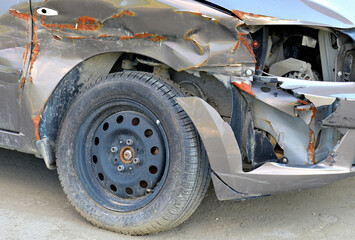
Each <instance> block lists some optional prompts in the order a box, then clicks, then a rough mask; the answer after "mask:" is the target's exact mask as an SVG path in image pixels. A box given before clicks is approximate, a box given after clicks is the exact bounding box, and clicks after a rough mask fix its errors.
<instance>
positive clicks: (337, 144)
mask: <svg viewBox="0 0 355 240" xmlns="http://www.w3.org/2000/svg"><path fill="white" fill-rule="evenodd" d="M17 2H18V1H16V3H17ZM211 2H212V3H214V4H215V5H212V6H211V4H210V3H208V2H204V1H194V0H136V1H125V0H75V1H67V0H45V1H43V0H31V1H29V2H27V1H23V2H21V3H20V4H17V5H13V4H12V5H11V6H10V5H6V6H5V5H1V4H0V8H1V11H0V13H1V14H2V15H1V16H0V54H1V56H0V83H1V85H0V99H1V100H2V103H3V104H2V105H1V106H0V118H1V119H3V120H5V119H6V120H5V121H1V123H0V145H1V146H2V147H6V148H11V149H16V150H19V151H23V152H29V153H34V154H37V155H38V156H40V157H42V158H44V159H45V162H46V164H47V166H48V168H51V169H53V168H55V160H54V154H53V153H54V151H55V148H56V141H57V135H58V130H59V127H60V124H61V121H62V119H63V116H64V115H65V113H66V110H67V109H68V107H69V105H70V103H71V101H73V100H74V99H75V97H76V96H77V95H78V94H79V93H81V92H82V91H85V89H86V87H87V86H89V85H90V84H92V83H93V82H95V81H96V79H98V78H99V77H100V76H105V75H107V74H108V73H111V72H118V71H124V70H130V71H131V70H137V71H150V72H152V73H154V74H156V75H159V76H161V77H163V78H166V79H168V81H173V82H175V84H178V85H179V86H180V87H181V88H183V89H184V90H186V92H187V93H188V94H190V95H193V96H194V97H191V98H180V99H178V102H179V104H180V105H181V107H182V108H183V109H184V110H185V111H186V113H187V114H188V115H189V117H190V118H191V120H192V121H193V123H194V124H195V127H196V129H197V131H198V132H199V134H200V135H201V138H202V140H203V143H204V145H205V148H206V152H207V154H208V156H209V158H210V163H211V168H212V171H213V180H214V184H215V186H218V187H216V191H217V194H218V196H219V198H220V199H236V198H238V199H241V198H248V197H255V196H262V195H266V194H271V193H277V192H282V191H291V190H298V189H302V188H310V187H317V186H323V185H325V184H328V183H331V182H333V181H335V180H338V179H342V178H345V177H349V176H352V175H353V173H354V170H353V163H354V161H355V159H354V157H355V152H354V150H353V148H352V147H351V143H352V142H353V141H354V140H355V134H354V130H353V129H355V123H354V119H355V116H354V114H353V113H352V112H353V109H354V106H355V105H354V102H355V101H354V100H355V60H353V59H354V58H355V48H354V46H355V45H354V34H353V32H354V31H353V30H351V29H352V28H354V27H355V25H354V23H355V18H354V16H353V14H352V13H350V12H349V11H350V10H349V9H351V8H347V7H345V6H346V4H347V3H348V2H347V1H346V0H342V1H340V3H339V2H337V5H339V6H341V7H339V8H338V7H337V8H335V7H334V6H335V5H334V4H335V1H323V2H322V3H320V2H319V1H315V0H293V1H288V2H287V3H286V2H285V1H281V0H280V1H279V0H273V1H272V3H271V4H270V3H268V4H265V3H264V2H261V1H258V0H256V1H254V4H250V3H249V2H243V1H224V0H215V1H211ZM216 5H220V7H217V6H216ZM275 6H277V7H275ZM6 8H8V9H7V10H6V11H4V9H6ZM223 8H224V9H223ZM295 9H302V10H300V11H294V10H295ZM282 25H287V26H286V27H284V28H283V27H280V26H282ZM11 27H12V28H13V29H11ZM288 28H290V29H291V30H290V29H288ZM14 29H16V32H14ZM339 29H342V30H339ZM345 29H347V30H345ZM349 29H350V30H349ZM338 30H339V31H338ZM288 31H290V32H288ZM290 39H291V41H290ZM5 40H7V41H5ZM304 49H306V50H307V51H312V53H313V52H315V53H316V54H317V56H316V57H314V56H313V55H312V54H310V56H302V54H299V53H300V52H302V51H304ZM307 51H306V52H307ZM304 55H307V54H304ZM299 56H301V57H299ZM297 57H298V58H297ZM302 57H303V59H301V58H302ZM314 59H315V60H314ZM334 59H336V60H335V61H334ZM307 60H309V61H313V62H312V64H313V66H312V64H310V63H308V62H307ZM290 62H291V63H294V64H292V66H291V67H290V66H288V65H287V64H286V63H290ZM280 66H282V67H283V68H282V71H277V70H278V68H280ZM275 68H276V70H275ZM142 69H143V70H142ZM333 69H334V70H333ZM276 73H279V75H282V76H276ZM273 74H274V75H273ZM206 85H207V87H206ZM215 86H216V87H215ZM214 87H215V88H214ZM221 89H222V90H221ZM221 95H222V96H221ZM349 112H351V114H349V116H347V114H348V113H349ZM36 143H37V144H36ZM226 189H227V190H226ZM228 189H229V190H230V191H231V192H228V191H229V190H228Z"/></svg>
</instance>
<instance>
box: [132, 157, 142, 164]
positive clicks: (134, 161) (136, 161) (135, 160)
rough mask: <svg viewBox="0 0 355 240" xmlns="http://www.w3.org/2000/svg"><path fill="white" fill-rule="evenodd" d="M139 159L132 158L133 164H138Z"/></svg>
mask: <svg viewBox="0 0 355 240" xmlns="http://www.w3.org/2000/svg"><path fill="white" fill-rule="evenodd" d="M140 162H141V160H140V159H139V158H135V159H133V163H134V164H140Z"/></svg>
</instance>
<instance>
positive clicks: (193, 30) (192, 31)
mask: <svg viewBox="0 0 355 240" xmlns="http://www.w3.org/2000/svg"><path fill="white" fill-rule="evenodd" d="M196 31H197V30H196V29H191V30H189V31H187V32H186V33H185V35H184V39H185V40H186V41H191V42H193V43H194V44H195V45H196V46H197V47H198V49H199V50H200V54H201V55H203V54H204V51H203V48H202V46H201V45H200V44H199V43H198V42H197V41H196V40H195V39H193V38H192V37H190V34H193V33H195V32H196Z"/></svg>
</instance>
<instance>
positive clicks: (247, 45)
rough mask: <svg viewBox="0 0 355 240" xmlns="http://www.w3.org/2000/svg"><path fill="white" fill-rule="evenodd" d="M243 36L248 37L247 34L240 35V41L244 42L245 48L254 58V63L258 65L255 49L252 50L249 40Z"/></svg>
mask: <svg viewBox="0 0 355 240" xmlns="http://www.w3.org/2000/svg"><path fill="white" fill-rule="evenodd" d="M243 35H247V34H246V33H238V39H239V40H241V41H242V43H243V44H244V45H245V47H246V48H247V49H248V51H249V52H250V54H251V55H252V56H253V58H254V62H255V63H256V58H255V55H254V52H253V49H251V46H250V44H249V43H248V41H247V40H245V38H244V37H243Z"/></svg>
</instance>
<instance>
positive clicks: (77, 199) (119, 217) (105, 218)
mask: <svg viewBox="0 0 355 240" xmlns="http://www.w3.org/2000/svg"><path fill="white" fill-rule="evenodd" d="M149 84H151V83H147V82H144V81H138V80H137V79H134V78H130V77H122V78H112V79H106V80H105V81H103V82H101V83H99V84H97V85H94V86H93V87H92V88H89V89H88V90H86V91H85V92H84V93H83V94H80V95H79V96H78V97H77V98H76V100H75V101H74V102H73V103H72V104H71V106H70V108H69V110H68V112H67V114H66V116H65V120H64V122H63V124H62V126H61V131H60V135H59V141H58V143H59V144H58V150H57V165H58V173H59V175H60V176H61V181H62V185H63V187H64V191H65V192H66V194H67V196H68V198H69V199H70V201H71V202H72V203H73V205H74V206H75V208H76V209H77V210H78V211H79V212H80V213H81V214H82V215H83V216H89V217H88V219H89V220H90V221H92V222H94V223H95V224H97V225H104V226H105V227H106V228H109V229H110V228H112V230H117V229H119V230H121V231H122V228H124V227H127V228H130V229H134V228H137V229H138V228H142V227H144V225H148V224H149V223H151V222H153V221H156V220H157V219H159V218H161V217H163V216H164V212H166V211H174V209H173V207H172V206H174V204H175V202H176V200H178V199H179V198H182V197H183V195H182V194H181V193H182V192H184V191H188V190H187V189H189V187H188V186H185V184H186V181H184V180H187V179H188V178H189V177H190V176H187V175H186V171H187V170H188V169H187V168H188V163H187V161H188V158H189V156H190V155H191V154H194V153H191V152H187V151H194V150H191V148H187V146H188V145H190V144H191V143H193V140H191V141H192V142H191V141H190V142H189V141H188V140H187V139H191V136H187V133H185V132H188V131H187V129H184V121H185V120H184V119H182V120H181V119H180V120H179V117H180V116H179V112H181V110H182V109H181V108H180V107H179V106H178V105H177V103H176V100H175V97H173V98H172V96H173V95H177V96H183V94H182V93H181V92H179V91H177V90H176V89H174V88H172V87H171V88H170V89H167V90H166V91H165V92H167V94H165V95H163V94H162V90H161V89H160V90H159V89H158V88H159V86H157V87H153V86H152V85H149ZM165 87H166V86H164V87H162V88H165ZM167 88H169V86H167ZM169 93H170V94H169ZM114 99H130V100H134V101H137V102H139V103H141V104H143V105H144V106H146V107H147V108H148V109H149V110H150V111H151V112H152V113H153V114H154V115H155V116H156V117H157V118H158V119H161V120H160V122H161V124H162V127H163V128H164V130H165V132H166V135H167V138H168V145H169V153H170V161H169V168H168V174H167V177H166V180H165V182H164V185H163V186H162V189H161V190H160V192H159V193H158V195H157V196H156V197H155V199H153V200H152V201H151V202H150V203H149V204H147V205H146V206H145V207H143V208H141V209H139V210H136V211H133V212H115V211H112V210H109V209H106V208H103V207H101V206H100V205H98V204H97V203H96V202H95V201H94V200H93V199H92V198H91V197H90V196H89V195H88V193H87V192H86V190H85V188H84V187H83V185H82V183H81V181H80V179H79V178H78V174H77V170H76V164H75V159H74V157H73V156H75V143H76V136H77V134H78V131H79V129H80V126H81V124H82V123H83V122H84V121H85V119H86V117H87V116H88V115H89V114H90V113H91V112H92V109H94V108H96V107H98V106H99V105H100V104H102V103H104V102H107V101H110V100H114ZM185 130H186V131H185ZM184 135H186V136H184ZM195 145H196V143H195Z"/></svg>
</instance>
